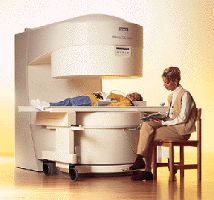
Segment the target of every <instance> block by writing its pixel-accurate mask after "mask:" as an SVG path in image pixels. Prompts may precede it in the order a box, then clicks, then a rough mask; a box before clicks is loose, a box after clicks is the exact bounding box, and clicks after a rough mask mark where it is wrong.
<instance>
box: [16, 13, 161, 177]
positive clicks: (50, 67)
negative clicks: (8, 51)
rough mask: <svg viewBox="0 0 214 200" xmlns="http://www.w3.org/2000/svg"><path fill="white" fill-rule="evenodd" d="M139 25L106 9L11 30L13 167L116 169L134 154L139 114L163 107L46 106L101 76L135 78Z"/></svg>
mask: <svg viewBox="0 0 214 200" xmlns="http://www.w3.org/2000/svg"><path fill="white" fill-rule="evenodd" d="M142 50H143V27H142V26H140V25H137V24H133V23H130V22H127V21H125V20H123V19H120V18H117V17H113V16H108V15H100V14H94V15H86V16H81V17H77V18H73V19H70V20H66V21H63V22H58V23H54V24H50V25H46V26H42V27H38V28H34V29H26V30H25V31H24V32H23V33H19V34H16V35H15V96H16V112H15V115H16V120H15V127H16V128H15V132H16V133H15V161H16V167H20V168H24V169H28V170H34V171H43V172H44V173H45V174H46V175H51V174H54V173H55V171H56V169H57V170H58V169H60V170H62V171H63V170H64V171H67V172H68V173H69V175H70V177H71V179H72V180H76V179H77V177H78V173H117V172H122V171H123V170H124V169H127V168H128V166H129V165H130V164H131V163H133V161H134V159H135V150H136V144H137V140H138V135H139V130H138V129H137V128H136V127H137V126H138V125H139V124H140V119H141V117H142V115H143V113H144V112H165V108H163V107H148V106H131V107H108V106H95V107H84V106H81V107H48V108H46V110H45V111H39V110H37V109H35V108H33V107H31V106H29V105H30V103H29V102H30V100H31V99H37V98H38V99H42V100H45V101H48V102H56V101H59V100H63V99H65V98H67V97H74V96H78V95H83V94H90V93H92V92H95V91H102V78H103V77H114V78H118V77H141V76H142V62H143V61H142Z"/></svg>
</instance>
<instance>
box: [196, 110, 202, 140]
mask: <svg viewBox="0 0 214 200" xmlns="http://www.w3.org/2000/svg"><path fill="white" fill-rule="evenodd" d="M196 131H197V140H198V141H199V142H200V143H201V108H197V117H196Z"/></svg>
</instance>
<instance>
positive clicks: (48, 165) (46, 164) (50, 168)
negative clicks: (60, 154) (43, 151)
mask: <svg viewBox="0 0 214 200" xmlns="http://www.w3.org/2000/svg"><path fill="white" fill-rule="evenodd" d="M55 172H56V163H55V162H51V161H43V173H44V174H45V175H46V176H51V175H54V174H55Z"/></svg>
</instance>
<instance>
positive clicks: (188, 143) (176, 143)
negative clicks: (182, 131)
mask: <svg viewBox="0 0 214 200" xmlns="http://www.w3.org/2000/svg"><path fill="white" fill-rule="evenodd" d="M171 144H172V145H173V146H193V147H197V146H198V141H197V140H187V141H176V140H161V141H155V145H158V146H166V147H168V146H169V145H171Z"/></svg>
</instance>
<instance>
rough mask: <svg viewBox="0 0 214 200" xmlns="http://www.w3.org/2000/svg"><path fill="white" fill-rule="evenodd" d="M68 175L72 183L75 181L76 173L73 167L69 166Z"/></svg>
mask: <svg viewBox="0 0 214 200" xmlns="http://www.w3.org/2000/svg"><path fill="white" fill-rule="evenodd" d="M69 175H70V178H71V180H72V181H77V179H78V171H77V169H75V166H74V165H71V164H69Z"/></svg>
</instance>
